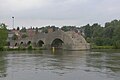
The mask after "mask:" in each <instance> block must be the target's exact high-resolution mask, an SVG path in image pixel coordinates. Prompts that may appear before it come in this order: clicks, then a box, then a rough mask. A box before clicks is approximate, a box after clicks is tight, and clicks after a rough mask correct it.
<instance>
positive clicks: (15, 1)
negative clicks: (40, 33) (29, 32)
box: [0, 0, 120, 28]
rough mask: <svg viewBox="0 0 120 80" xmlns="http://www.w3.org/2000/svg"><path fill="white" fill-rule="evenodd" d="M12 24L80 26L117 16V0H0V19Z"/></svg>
mask: <svg viewBox="0 0 120 80" xmlns="http://www.w3.org/2000/svg"><path fill="white" fill-rule="evenodd" d="M12 16H14V17H15V26H16V27H17V26H19V27H22V26H24V27H31V26H34V27H42V26H47V25H56V26H58V27H61V26H64V25H75V26H82V25H86V24H88V23H89V24H93V23H100V24H102V25H103V24H104V23H105V22H107V21H111V20H114V19H120V0H0V23H6V24H7V25H8V28H11V27H12Z"/></svg>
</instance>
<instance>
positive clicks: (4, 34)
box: [0, 23, 8, 50]
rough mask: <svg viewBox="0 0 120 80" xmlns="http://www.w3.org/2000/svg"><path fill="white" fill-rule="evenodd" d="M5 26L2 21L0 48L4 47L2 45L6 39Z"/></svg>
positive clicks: (0, 25) (0, 26)
mask: <svg viewBox="0 0 120 80" xmlns="http://www.w3.org/2000/svg"><path fill="white" fill-rule="evenodd" d="M6 27H7V26H6V25H5V24H4V23H2V24H0V50H3V49H4V46H5V45H6V40H7V36H8V33H7V28H6Z"/></svg>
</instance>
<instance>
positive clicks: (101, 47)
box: [91, 45, 115, 49]
mask: <svg viewBox="0 0 120 80" xmlns="http://www.w3.org/2000/svg"><path fill="white" fill-rule="evenodd" d="M91 49H115V47H114V46H96V45H95V46H91Z"/></svg>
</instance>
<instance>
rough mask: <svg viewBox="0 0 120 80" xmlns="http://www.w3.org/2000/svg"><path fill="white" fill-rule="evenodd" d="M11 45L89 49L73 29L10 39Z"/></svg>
mask: <svg viewBox="0 0 120 80" xmlns="http://www.w3.org/2000/svg"><path fill="white" fill-rule="evenodd" d="M10 43H11V46H20V45H23V46H24V47H28V46H29V45H32V46H33V47H36V48H39V47H40V48H46V49H50V48H51V47H55V48H62V49H66V50H86V49H90V45H89V44H88V43H87V42H86V40H85V39H84V38H83V36H82V35H80V34H78V33H75V32H74V31H68V32H64V31H61V30H58V31H54V32H50V33H39V34H36V36H34V37H32V38H25V39H21V40H16V41H11V42H10Z"/></svg>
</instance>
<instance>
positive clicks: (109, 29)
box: [0, 20, 120, 49]
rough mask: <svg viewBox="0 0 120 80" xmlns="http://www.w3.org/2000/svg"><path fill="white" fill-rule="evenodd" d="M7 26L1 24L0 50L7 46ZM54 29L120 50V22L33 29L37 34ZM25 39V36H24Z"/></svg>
mask: <svg viewBox="0 0 120 80" xmlns="http://www.w3.org/2000/svg"><path fill="white" fill-rule="evenodd" d="M6 27H7V26H6V25H5V24H3V23H2V24H0V48H2V47H3V46H4V45H5V41H6V40H5V39H7V32H6V31H7V29H6ZM49 28H52V29H53V31H55V30H59V29H61V30H63V31H71V30H72V31H73V30H74V31H75V32H81V33H82V35H83V36H84V37H85V39H86V41H87V42H88V43H90V44H91V45H95V46H113V47H114V48H116V49H120V20H113V21H111V22H106V23H105V26H101V25H100V24H98V23H94V24H93V25H90V24H87V25H85V26H82V27H76V26H63V27H61V28H59V27H56V26H45V27H40V28H39V27H36V28H34V27H33V28H32V29H33V30H34V31H36V33H38V32H39V30H41V32H43V33H48V29H49ZM17 30H20V32H26V28H25V27H22V29H20V28H19V27H17ZM23 37H24V36H23Z"/></svg>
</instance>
